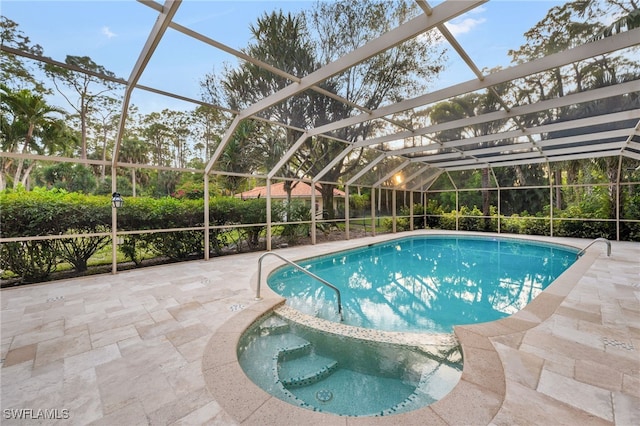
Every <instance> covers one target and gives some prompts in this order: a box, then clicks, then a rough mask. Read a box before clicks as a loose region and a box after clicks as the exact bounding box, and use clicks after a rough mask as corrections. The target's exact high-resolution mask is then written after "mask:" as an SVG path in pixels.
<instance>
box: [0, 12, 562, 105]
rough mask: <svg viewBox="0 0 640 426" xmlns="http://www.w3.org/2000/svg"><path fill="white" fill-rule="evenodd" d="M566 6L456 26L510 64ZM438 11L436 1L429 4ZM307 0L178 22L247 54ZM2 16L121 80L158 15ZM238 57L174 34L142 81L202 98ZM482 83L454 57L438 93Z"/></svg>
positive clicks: (476, 51) (147, 99)
mask: <svg viewBox="0 0 640 426" xmlns="http://www.w3.org/2000/svg"><path fill="white" fill-rule="evenodd" d="M562 3H564V2H562V1H556V0H491V1H489V2H488V3H485V4H484V5H482V6H480V7H478V8H476V9H474V10H473V11H471V12H469V13H467V14H465V15H463V16H460V17H459V18H457V19H455V20H454V21H452V22H451V23H450V24H448V27H449V30H450V31H451V32H452V33H453V34H454V35H455V36H456V38H457V40H458V41H459V42H460V44H461V45H462V47H463V48H464V49H465V50H466V51H467V52H468V53H469V55H470V56H471V58H472V59H473V61H474V62H475V63H476V65H477V66H478V67H479V68H480V69H482V68H484V67H488V68H492V67H495V66H497V65H501V66H503V67H507V66H509V64H510V58H509V56H508V54H507V52H508V50H509V49H517V48H518V47H520V46H521V45H522V44H523V43H524V38H523V36H522V35H523V33H524V32H525V31H527V30H528V29H530V28H531V27H533V26H534V25H535V24H536V23H537V22H538V21H540V20H541V19H542V18H544V16H545V15H546V13H547V11H548V10H549V9H550V8H551V7H553V6H555V5H558V4H562ZM429 4H430V5H432V6H435V5H436V4H437V3H436V2H429ZM313 5H314V2H313V1H306V0H285V1H282V0H281V1H266V0H262V1H261V0H257V1H256V0H253V1H249V0H246V1H244V0H235V1H229V0H184V1H183V2H182V4H181V6H180V8H179V9H178V12H177V14H176V16H175V18H174V22H176V23H178V24H180V25H182V26H185V27H188V28H191V29H193V30H195V31H198V32H200V33H202V34H204V35H205V36H207V37H209V38H212V39H214V40H216V41H218V42H220V43H223V44H225V45H227V46H230V47H232V48H234V49H236V50H240V49H242V48H243V47H245V46H246V45H247V43H248V42H249V41H250V37H251V35H250V30H249V27H250V25H251V24H252V23H255V22H256V19H257V18H258V17H259V16H260V15H262V14H263V13H264V12H265V11H272V10H278V9H282V10H283V11H285V12H287V11H291V12H294V13H295V12H299V11H301V10H305V9H311V8H312V7H313ZM0 12H1V14H2V15H3V16H5V17H7V18H9V19H10V20H12V21H14V22H16V23H17V24H18V29H19V30H20V31H21V32H22V33H23V35H26V36H28V37H29V38H30V40H31V42H32V43H35V44H39V45H40V46H42V47H43V49H44V55H45V56H48V57H51V58H53V59H55V60H58V61H61V62H64V60H65V57H66V56H67V55H74V56H88V57H90V58H91V59H92V60H93V61H94V62H95V63H97V64H99V65H102V66H104V67H105V68H106V69H108V70H110V71H112V72H113V73H115V75H116V76H118V77H122V78H125V79H127V78H128V77H129V75H130V74H131V70H132V69H133V67H134V65H135V63H136V61H137V59H138V56H139V54H140V51H141V49H142V48H143V46H144V44H145V42H146V40H147V37H148V35H149V32H150V30H151V28H152V27H153V24H154V22H155V20H156V18H157V15H158V14H157V12H156V11H155V10H153V9H151V8H150V7H148V6H145V5H144V4H142V3H139V2H136V1H134V0H109V1H101V0H72V1H58V0H39V1H31V0H2V1H1V2H0ZM237 63H238V61H237V60H236V59H235V58H234V57H233V56H231V55H229V54H227V53H225V52H222V51H220V50H218V49H215V48H213V47H211V46H208V45H205V44H203V43H201V42H198V41H196V40H194V39H191V38H189V37H187V36H185V35H183V34H181V33H178V32H177V31H173V30H171V29H169V30H168V31H167V33H166V34H165V36H164V37H163V39H162V41H161V42H160V44H159V46H158V49H157V50H156V52H155V54H154V55H153V57H152V59H151V60H150V62H149V64H148V66H147V68H146V69H145V71H144V73H143V75H142V77H141V78H140V81H139V83H140V84H143V85H147V86H151V87H154V88H157V89H160V90H165V91H170V92H175V93H178V94H180V95H183V96H186V97H190V98H196V99H198V98H199V93H200V87H199V82H200V80H201V79H202V77H203V76H204V75H205V74H207V73H211V72H220V71H222V69H223V67H224V66H225V64H227V65H228V66H235V65H236V64H237ZM472 78H474V75H473V74H472V73H471V71H469V70H468V69H467V68H466V67H465V66H463V64H462V62H461V60H460V59H459V58H458V56H457V54H456V53H455V52H453V51H452V52H450V53H449V63H448V70H447V72H446V73H444V74H443V75H442V76H441V78H440V79H439V81H438V82H437V83H435V85H434V87H432V88H431V89H432V90H435V89H439V88H442V87H445V86H447V85H450V84H455V83H460V82H463V81H467V80H470V79H472ZM132 103H133V104H135V105H137V106H139V107H140V110H141V112H143V113H147V112H151V111H153V110H158V111H159V110H161V109H164V108H172V109H182V110H188V109H192V108H193V105H192V104H184V103H182V102H180V101H175V100H168V99H167V98H165V97H162V96H160V95H156V94H150V93H148V92H143V91H139V90H136V91H134V94H133V96H132Z"/></svg>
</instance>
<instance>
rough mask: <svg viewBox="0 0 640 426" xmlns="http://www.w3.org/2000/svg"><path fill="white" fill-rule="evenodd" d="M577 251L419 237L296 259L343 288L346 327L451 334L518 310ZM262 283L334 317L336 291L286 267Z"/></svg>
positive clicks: (507, 241) (508, 241)
mask: <svg viewBox="0 0 640 426" xmlns="http://www.w3.org/2000/svg"><path fill="white" fill-rule="evenodd" d="M577 252H578V251H577V250H576V249H573V248H568V247H564V246H559V245H552V244H546V243H539V242H532V241H525V240H517V239H512V238H492V237H472V236H469V237H459V236H456V237H453V236H420V237H410V238H403V239H398V240H392V241H389V242H386V243H380V244H374V245H370V246H368V247H363V248H359V249H353V250H347V251H343V252H338V253H334V254H331V255H328V256H322V257H317V258H313V259H308V260H305V261H299V262H297V263H298V264H299V265H301V266H302V267H304V268H305V269H307V270H308V271H310V272H312V273H314V274H316V275H318V276H319V277H321V278H323V279H325V280H327V281H328V282H329V283H331V284H333V285H334V286H336V287H338V288H339V289H340V292H341V298H342V304H343V316H344V323H345V324H349V325H354V326H359V327H365V328H372V329H377V330H387V331H410V332H430V333H451V332H452V331H453V327H454V326H455V325H463V324H472V323H479V322H486V321H494V320H497V319H500V318H503V317H506V316H508V315H511V314H513V313H515V312H517V311H519V310H520V309H522V308H523V307H524V306H526V305H527V304H528V303H529V302H531V300H533V299H534V298H535V297H536V296H537V295H538V294H540V292H542V291H543V290H544V289H545V288H546V287H547V286H548V285H549V284H550V283H551V282H553V281H554V280H555V279H556V278H557V277H558V276H559V275H560V274H561V273H562V272H564V271H565V270H566V269H567V268H568V267H569V266H571V265H572V264H573V262H575V261H576V258H577V257H576V255H577ZM267 283H268V285H269V287H270V288H271V289H273V290H274V291H275V292H276V293H278V294H280V295H281V296H283V297H285V298H286V299H287V304H288V305H289V306H291V307H293V308H295V309H298V310H300V311H302V312H304V313H307V314H309V315H314V316H318V317H320V318H324V319H328V320H332V321H339V316H338V312H337V296H336V293H335V292H334V291H333V290H331V289H329V288H328V287H326V286H324V285H322V284H321V283H319V282H318V281H317V280H314V279H313V278H311V277H309V276H308V275H306V274H303V273H302V272H300V271H297V270H296V269H294V268H292V267H290V266H284V267H281V268H279V269H277V270H276V271H274V272H273V273H272V274H270V276H269V278H268V280H267Z"/></svg>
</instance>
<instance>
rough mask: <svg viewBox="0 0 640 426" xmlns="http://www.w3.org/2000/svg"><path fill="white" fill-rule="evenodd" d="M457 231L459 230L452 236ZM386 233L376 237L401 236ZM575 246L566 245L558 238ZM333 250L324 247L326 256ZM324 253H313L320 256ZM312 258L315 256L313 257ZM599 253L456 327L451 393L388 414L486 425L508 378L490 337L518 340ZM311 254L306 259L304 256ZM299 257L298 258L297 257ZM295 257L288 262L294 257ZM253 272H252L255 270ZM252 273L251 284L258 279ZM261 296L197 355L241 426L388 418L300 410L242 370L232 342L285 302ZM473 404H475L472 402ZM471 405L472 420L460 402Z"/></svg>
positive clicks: (269, 267)
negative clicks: (515, 306)
mask: <svg viewBox="0 0 640 426" xmlns="http://www.w3.org/2000/svg"><path fill="white" fill-rule="evenodd" d="M411 235H412V236H418V235H431V236H433V235H449V236H450V235H451V233H446V232H442V233H438V232H433V231H423V232H421V231H414V232H412V233H411ZM456 235H461V234H459V233H457V234H456ZM463 235H471V236H484V237H487V236H489V237H491V236H494V237H501V238H510V239H516V240H531V241H538V242H545V243H549V242H551V243H554V244H557V243H558V242H557V240H554V239H553V238H550V237H541V236H524V235H504V234H487V233H472V232H470V233H464V234H463ZM402 237H403V236H402V235H398V234H391V235H388V238H383V239H380V240H379V241H380V242H383V241H388V240H392V239H398V238H402ZM349 241H350V242H352V243H351V244H348V245H349V246H351V247H345V249H349V248H356V247H360V246H366V245H367V242H363V241H358V240H349ZM559 244H560V245H564V246H567V247H572V248H576V249H580V247H577V246H575V245H572V244H570V243H569V244H568V243H566V242H562V243H559ZM330 252H335V249H333V250H332V249H327V250H326V253H330ZM326 253H318V254H317V255H322V254H326ZM314 256H316V254H314ZM598 256H599V254H598V253H595V252H586V253H585V254H584V255H582V256H581V257H580V258H578V260H577V261H576V262H575V263H574V264H573V265H571V267H570V268H569V269H567V270H566V271H565V272H564V273H562V274H561V275H560V276H559V277H558V278H557V279H556V280H555V281H554V282H553V283H552V284H551V285H549V286H548V287H547V288H546V289H545V290H544V291H543V292H542V293H541V294H540V295H538V296H537V297H536V298H535V299H534V300H533V301H532V302H530V303H529V304H528V305H527V306H526V307H525V308H524V309H522V310H520V311H519V312H517V313H515V314H513V315H511V316H509V317H507V318H503V319H500V320H497V321H492V322H488V323H481V324H473V325H464V326H457V327H455V329H454V334H455V335H456V338H457V339H458V341H459V343H460V345H461V347H462V351H463V357H464V367H463V372H462V377H461V379H460V381H459V382H458V384H457V385H456V386H455V387H454V388H453V390H452V391H451V392H450V393H449V394H447V395H446V396H445V397H444V398H442V399H440V400H439V401H437V402H435V403H434V404H431V405H429V406H427V407H424V408H421V409H418V410H414V411H410V412H407V413H402V414H395V415H393V420H394V422H395V421H397V422H401V423H402V424H434V425H437V424H443V425H447V424H458V423H459V421H460V419H461V418H467V419H469V418H473V419H474V423H478V424H489V423H491V421H492V419H493V418H494V417H495V415H496V414H497V413H498V411H499V410H500V408H501V406H502V404H503V402H504V399H505V395H506V378H505V372H504V370H505V369H504V365H503V362H502V360H501V358H500V356H499V354H498V352H497V351H496V349H495V346H494V344H493V342H494V341H495V340H504V339H518V338H522V337H521V335H522V333H523V332H525V331H527V330H529V329H532V328H534V327H536V326H538V325H539V324H541V323H542V322H543V321H545V320H546V319H548V318H549V317H551V315H552V314H553V313H554V312H555V311H556V309H557V308H558V307H559V306H560V304H561V303H562V302H563V301H564V299H565V298H566V296H567V295H568V294H569V292H570V291H571V290H572V289H573V288H574V287H575V285H576V284H577V283H578V281H579V279H580V278H581V277H582V276H583V275H584V274H585V272H586V271H587V270H588V269H589V268H590V266H591V265H592V264H593V262H594V261H595V260H596V259H597V257H598ZM306 257H309V256H306ZM302 258H303V257H301V258H300V259H302ZM300 259H292V260H294V261H296V260H300ZM279 266H281V263H279V262H271V263H268V264H266V265H265V267H264V270H263V273H264V274H265V276H268V274H269V273H270V272H271V271H273V270H274V269H276V268H277V267H279ZM256 275H257V274H256ZM256 275H254V276H253V277H252V282H251V286H252V288H253V289H256V281H257V276H256ZM262 295H263V299H262V300H260V301H258V302H257V303H255V304H252V305H250V306H248V307H247V308H245V309H244V310H243V311H241V312H239V313H238V314H237V315H235V316H233V317H232V318H230V319H229V320H228V321H227V322H225V323H224V324H223V325H222V326H220V327H219V328H218V330H217V331H216V333H215V334H214V335H213V336H212V337H211V339H210V340H209V342H208V343H207V345H206V347H205V350H204V355H203V359H202V371H203V374H204V378H205V384H206V386H207V388H208V390H209V392H210V393H211V394H212V396H213V397H214V399H215V400H216V401H217V402H218V403H219V404H220V406H221V407H222V408H223V409H224V410H225V411H226V412H227V413H228V414H229V415H230V416H231V417H232V418H233V419H234V420H236V421H237V422H238V423H240V424H248V425H250V424H276V423H279V424H317V423H319V422H322V424H327V425H330V424H336V425H338V424H341V425H346V424H349V425H356V424H357V425H369V424H371V425H373V424H382V423H386V422H387V420H388V419H389V418H390V417H389V416H384V417H382V416H381V417H366V416H364V417H349V416H339V415H336V414H333V413H325V412H315V411H311V410H308V409H305V408H301V407H297V406H294V405H291V404H288V403H287V402H284V401H282V400H280V399H278V398H277V397H275V396H272V395H270V394H268V393H267V392H265V391H264V390H262V389H261V388H260V387H258V386H257V385H256V384H254V383H253V382H252V381H251V380H250V379H249V378H248V377H247V376H246V375H245V374H244V372H243V370H242V368H241V367H240V364H239V363H238V358H237V351H236V348H237V345H238V342H239V340H240V338H241V336H242V334H243V333H244V332H245V330H246V329H247V328H249V327H250V326H251V325H252V324H253V323H254V322H255V321H257V320H258V319H260V318H261V317H263V316H265V315H268V314H269V313H270V312H271V311H273V310H274V309H276V308H278V307H280V306H282V305H283V304H284V303H285V299H284V298H282V297H280V296H278V295H277V294H275V293H274V292H273V291H272V290H271V289H269V288H268V287H266V286H265V287H264V288H262ZM471 402H472V404H471ZM469 405H471V406H472V411H473V413H472V417H469V414H470V413H469V412H468V411H467V409H466V408H465V407H468V406H469Z"/></svg>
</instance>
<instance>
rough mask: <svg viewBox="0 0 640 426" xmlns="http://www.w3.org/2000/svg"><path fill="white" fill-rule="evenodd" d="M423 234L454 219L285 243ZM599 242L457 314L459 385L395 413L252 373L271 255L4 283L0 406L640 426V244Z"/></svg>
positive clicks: (373, 421) (280, 421)
mask: <svg viewBox="0 0 640 426" xmlns="http://www.w3.org/2000/svg"><path fill="white" fill-rule="evenodd" d="M420 234H427V235H432V234H447V232H440V231H437V232H436V231H416V232H407V233H398V234H393V235H389V234H388V235H380V236H377V237H366V238H361V239H357V240H350V241H336V242H329V243H323V244H319V245H316V246H304V247H292V248H286V249H282V250H278V253H280V254H282V255H283V256H285V257H287V258H290V259H294V260H295V259H300V258H305V257H311V256H316V255H320V254H324V253H327V252H332V251H335V250H343V249H348V248H352V247H357V246H362V245H367V244H371V243H377V242H380V241H385V240H388V239H391V238H399V237H404V236H415V235H420ZM465 234H466V233H465ZM475 235H485V236H486V235H493V234H475ZM494 236H497V235H494ZM514 237H517V238H519V239H522V238H527V237H523V236H521V235H518V236H514ZM530 238H532V239H535V240H542V241H548V242H559V243H561V244H568V245H572V246H574V247H577V248H582V247H584V246H586V245H587V244H588V243H589V242H590V241H591V240H578V239H564V238H544V237H540V238H538V237H530ZM604 249H605V248H604V246H602V247H600V246H598V245H595V246H593V247H591V248H590V249H589V250H587V253H586V254H585V256H583V257H582V258H581V259H580V260H579V261H578V262H577V263H576V265H574V267H572V268H570V269H569V270H568V271H567V272H565V273H564V274H563V275H562V276H561V277H560V279H559V280H558V281H556V283H554V284H553V285H552V286H551V287H550V288H548V289H547V290H545V292H543V293H542V294H541V295H540V296H539V297H538V298H536V299H535V301H534V302H533V303H532V304H530V305H529V306H528V307H527V308H526V309H525V310H523V311H521V312H519V313H518V314H516V315H514V316H512V317H510V318H507V319H504V320H500V321H496V322H493V323H487V324H478V325H474V326H465V327H458V328H457V329H456V335H457V337H458V340H459V341H460V342H461V344H462V347H463V351H464V357H465V367H464V371H463V375H462V380H461V381H460V383H459V384H458V385H457V386H456V388H455V389H454V390H453V391H452V392H451V393H450V394H449V395H447V396H446V397H445V398H443V399H441V400H440V401H438V402H436V403H435V404H432V405H431V406H429V407H426V408H424V409H420V410H417V411H414V412H410V413H404V414H400V415H394V416H391V417H389V418H385V417H378V418H372V417H357V418H354V417H341V416H336V415H332V414H326V413H318V412H313V411H310V410H307V409H304V408H300V407H295V406H293V405H291V404H288V403H285V402H283V401H280V400H278V399H277V398H274V397H272V396H270V395H268V394H266V393H265V392H264V391H262V390H261V389H259V388H258V387H257V386H256V385H254V384H253V383H252V382H250V381H249V380H248V379H247V378H246V376H245V375H244V373H243V372H242V369H241V368H240V366H239V365H238V364H237V359H236V357H237V355H236V346H235V345H236V342H237V340H238V339H239V337H240V335H241V334H242V332H243V331H244V330H245V329H246V327H248V326H249V325H250V324H252V323H253V322H254V321H255V320H256V319H257V318H259V317H261V316H262V315H264V313H265V312H268V311H270V310H271V309H273V308H275V307H277V306H278V305H279V304H280V303H281V301H282V299H280V298H277V297H276V296H275V295H268V294H267V292H266V288H265V287H264V286H263V291H265V294H264V295H265V299H264V300H262V301H260V302H256V301H254V300H253V297H254V296H255V287H254V286H255V280H256V275H257V259H258V257H259V256H260V255H261V254H262V253H247V254H240V255H233V256H228V257H222V258H214V259H212V260H211V261H193V262H185V263H179V264H170V265H162V266H157V267H151V268H144V269H139V270H132V271H126V272H120V273H118V274H117V275H97V276H91V277H82V278H75V279H69V280H64V281H57V282H49V283H44V284H38V285H29V286H23V287H19V288H10V289H3V290H2V291H1V292H0V303H1V309H2V312H1V314H2V317H1V318H2V323H1V325H0V327H1V332H2V334H1V349H2V355H1V357H0V358H1V359H2V360H3V361H2V368H1V369H0V373H1V379H2V381H1V383H2V389H1V390H2V395H1V396H2V399H1V401H2V409H3V413H5V412H8V413H13V412H15V413H18V412H19V410H23V412H28V410H33V412H34V413H35V412H36V410H38V409H42V410H45V409H58V410H59V412H61V411H62V410H65V409H66V410H68V414H69V417H70V418H69V420H68V421H67V420H60V421H59V424H93V425H113V424H127V425H129V424H131V425H133V424H154V425H155V424H176V425H177V424H183V425H200V424H217V425H240V424H242V425H276V424H277V425H300V424H306V425H316V424H317V425H342V426H350V425H386V424H388V425H395V424H406V425H412V424H416V425H418V424H420V425H423V424H433V425H461V424H465V425H466V424H478V425H488V424H492V425H511V424H531V423H532V422H535V423H536V424H580V423H583V424H590V425H593V424H595V425H599V424H602V425H611V424H618V425H622V426H626V425H632V424H634V425H635V424H640V354H639V351H640V302H639V298H640V261H638V259H640V244H638V243H626V242H615V241H614V242H612V249H613V250H612V254H611V257H610V258H607V256H606V253H605V250H604ZM270 260H271V259H270ZM280 265H281V263H280V262H278V261H277V260H276V259H273V260H271V261H270V262H265V267H267V266H269V267H271V269H273V268H275V267H277V266H280ZM264 272H265V273H268V270H267V269H265V271H264ZM249 283H252V284H251V285H250V284H249ZM556 284H557V285H556ZM232 306H233V307H239V306H244V309H237V310H232V309H230V307H232ZM6 410H9V411H6ZM11 410H16V411H11ZM25 410H27V411H25ZM65 413H66V411H65ZM534 419H535V420H534ZM23 423H24V422H22V423H21V422H20V421H18V420H16V419H6V418H3V421H2V424H3V425H5V424H7V425H12V424H23ZM33 423H34V424H36V423H37V422H33Z"/></svg>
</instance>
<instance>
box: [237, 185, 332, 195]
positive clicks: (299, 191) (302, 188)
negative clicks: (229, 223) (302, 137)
mask: <svg viewBox="0 0 640 426" xmlns="http://www.w3.org/2000/svg"><path fill="white" fill-rule="evenodd" d="M235 196H236V197H237V198H258V197H261V198H263V197H266V196H267V187H266V186H257V187H255V188H253V189H250V190H248V191H245V192H241V193H240V194H236V195H235ZM333 196H334V197H344V192H343V191H340V190H339V189H334V190H333ZM291 197H293V198H311V185H309V184H308V183H305V182H298V183H297V184H295V186H294V187H293V190H292V191H291ZM316 197H322V195H321V193H320V185H316ZM271 198H287V193H286V192H285V190H284V182H280V183H274V184H273V185H271Z"/></svg>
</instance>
